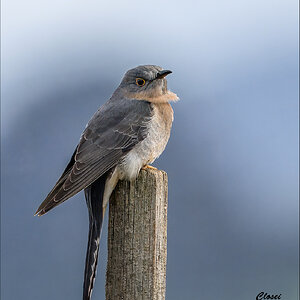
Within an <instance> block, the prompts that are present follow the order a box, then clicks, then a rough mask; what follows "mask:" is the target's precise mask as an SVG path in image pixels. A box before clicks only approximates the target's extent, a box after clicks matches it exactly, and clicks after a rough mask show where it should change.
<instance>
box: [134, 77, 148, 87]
mask: <svg viewBox="0 0 300 300" xmlns="http://www.w3.org/2000/svg"><path fill="white" fill-rule="evenodd" d="M135 83H136V85H138V86H143V85H144V84H145V83H146V81H145V79H143V78H137V79H136V80H135Z"/></svg>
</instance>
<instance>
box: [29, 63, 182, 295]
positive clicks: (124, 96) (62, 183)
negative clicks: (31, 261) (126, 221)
mask: <svg viewBox="0 0 300 300" xmlns="http://www.w3.org/2000/svg"><path fill="white" fill-rule="evenodd" d="M170 73H172V71H170V70H167V69H163V68H161V67H159V66H156V65H141V66H137V67H135V68H133V69H130V70H128V71H127V72H126V73H125V75H124V77H123V79H122V80H121V83H120V85H119V86H118V87H117V89H116V90H115V91H114V93H113V94H112V96H111V97H110V99H109V100H108V101H107V102H106V103H105V104H103V105H102V106H101V107H100V108H99V109H98V110H97V111H96V113H95V114H94V115H93V117H92V118H91V119H90V121H89V122H88V124H87V125H86V128H85V129H84V131H83V133H82V135H81V137H80V140H79V143H78V145H77V147H76V149H75V151H74V153H73V155H72V157H71V159H70V161H69V163H68V164H67V166H66V168H65V170H64V172H63V173H62V175H61V177H60V178H59V179H58V181H57V182H56V184H55V185H54V187H53V188H52V190H51V191H50V192H49V194H48V195H47V197H46V198H45V200H44V201H43V202H42V203H41V205H40V206H39V207H38V209H37V211H36V213H35V215H38V216H42V215H44V214H46V213H47V212H48V211H50V210H51V209H52V208H54V207H56V206H57V205H59V204H61V203H63V202H64V201H66V200H67V199H69V198H71V197H72V196H74V195H75V194H77V193H78V192H80V191H81V190H84V195H85V199H86V204H87V208H88V213H89V235H88V245H87V251H86V260H85V271H84V282H83V295H82V299H83V300H90V299H91V294H92V290H93V286H94V280H95V277H96V268H97V261H98V252H99V243H100V235H101V229H102V223H103V219H104V214H105V210H106V207H107V204H108V203H109V198H110V196H111V194H112V192H113V190H114V188H115V187H116V185H117V183H118V181H119V180H129V181H132V180H134V179H136V177H137V176H138V174H139V172H140V170H141V169H142V168H153V167H152V166H151V165H150V164H151V163H153V161H154V160H155V159H156V158H158V157H159V156H160V155H161V153H162V152H163V151H164V149H165V147H166V145H167V142H168V140H169V137H170V132H171V127H172V123H173V119H174V117H173V115H174V113H173V109H172V107H171V105H170V102H172V101H177V100H178V99H179V98H178V97H177V95H176V94H175V93H173V92H171V91H170V90H168V87H167V80H166V76H167V75H169V74H170Z"/></svg>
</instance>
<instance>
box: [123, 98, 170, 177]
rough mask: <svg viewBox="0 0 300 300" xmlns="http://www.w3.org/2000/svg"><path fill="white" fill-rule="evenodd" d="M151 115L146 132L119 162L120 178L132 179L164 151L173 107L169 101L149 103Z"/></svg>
mask: <svg viewBox="0 0 300 300" xmlns="http://www.w3.org/2000/svg"><path fill="white" fill-rule="evenodd" d="M151 105H152V108H153V116H152V118H151V120H150V121H149V123H148V134H147V136H146V138H145V139H144V140H142V141H141V142H140V143H138V144H137V145H136V146H135V147H134V148H133V149H132V150H131V151H130V152H129V153H128V154H126V156H125V157H124V158H123V160H122V162H121V163H120V164H119V166H118V168H119V170H120V177H121V179H127V180H133V179H135V178H136V177H137V175H138V173H139V171H140V169H141V168H142V167H143V166H144V165H147V164H150V163H152V162H153V161H154V160H155V159H156V158H158V157H159V156H160V155H161V153H162V152H163V151H164V149H165V147H166V145H167V143H168V140H169V137H170V131H171V127H172V122H173V109H172V107H171V105H170V104H169V103H160V104H151Z"/></svg>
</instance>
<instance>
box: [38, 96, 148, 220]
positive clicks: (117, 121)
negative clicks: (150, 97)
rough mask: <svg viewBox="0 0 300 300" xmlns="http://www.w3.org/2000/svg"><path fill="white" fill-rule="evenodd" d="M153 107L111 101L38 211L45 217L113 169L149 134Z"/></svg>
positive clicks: (100, 111) (96, 116)
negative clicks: (51, 210) (47, 213)
mask: <svg viewBox="0 0 300 300" xmlns="http://www.w3.org/2000/svg"><path fill="white" fill-rule="evenodd" d="M152 113H153V112H152V108H151V104H150V103H148V102H146V101H140V100H128V99H123V100H118V102H116V101H115V102H114V101H109V102H107V103H106V104H105V105H104V106H103V107H102V108H101V109H99V110H98V111H97V113H96V114H95V115H94V116H93V118H92V119H91V120H90V122H89V123H88V125H87V127H86V129H85V131H84V132H83V134H82V136H81V139H80V142H79V144H78V146H77V148H76V150H75V152H74V154H73V156H72V159H71V161H70V162H69V164H68V166H67V168H66V169H65V171H64V173H63V174H62V176H61V177H60V179H59V180H58V181H57V183H56V184H55V186H54V188H53V189H52V190H51V192H50V193H49V194H48V196H47V197H46V199H45V200H44V201H43V203H42V204H41V205H40V207H39V208H38V210H37V212H36V213H37V214H38V215H43V214H45V213H46V212H48V211H49V210H50V209H52V208H53V207H55V206H57V205H58V204H60V203H62V202H63V201H65V200H67V199H68V198H70V197H72V196H73V195H75V194H76V193H78V192H79V191H80V190H82V189H84V188H86V187H88V186H89V185H90V184H91V183H92V182H94V181H95V180H96V179H97V178H99V177H100V176H102V175H103V174H104V173H105V172H107V171H108V170H109V169H111V168H112V167H114V166H115V165H116V164H117V163H118V162H119V161H120V159H122V157H123V156H124V155H125V154H126V153H127V152H128V151H130V150H131V149H132V148H133V147H134V146H135V145H136V144H137V143H139V142H140V141H142V140H143V139H144V138H145V137H146V136H147V133H148V124H149V121H150V120H151V117H152Z"/></svg>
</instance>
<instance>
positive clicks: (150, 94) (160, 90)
mask: <svg viewBox="0 0 300 300" xmlns="http://www.w3.org/2000/svg"><path fill="white" fill-rule="evenodd" d="M170 73H172V71H170V70H164V69H162V68H161V67H159V66H154V65H145V66H138V67H136V68H134V69H131V70H129V71H127V72H126V74H125V75H124V77H123V79H122V82H121V84H120V86H119V88H118V90H119V92H121V94H123V96H125V97H126V98H129V99H136V100H146V101H149V102H153V103H164V102H169V101H176V100H178V97H177V96H176V94H174V93H172V92H171V91H169V90H168V88H167V79H166V78H165V77H166V76H167V75H168V74H170Z"/></svg>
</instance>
